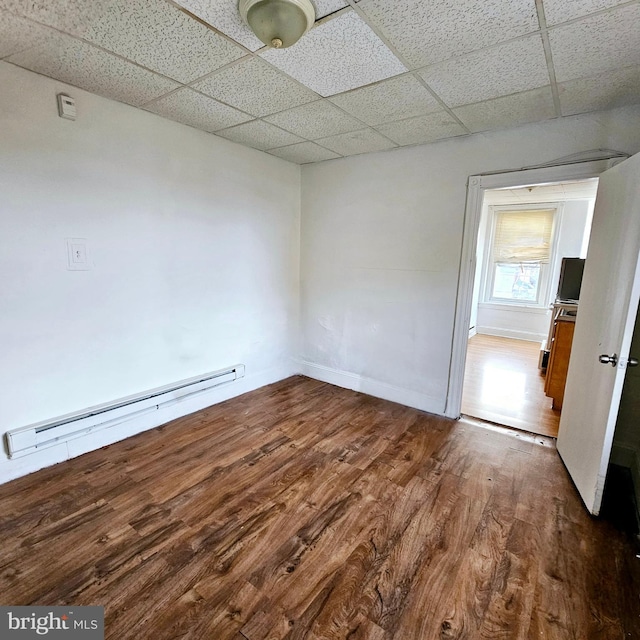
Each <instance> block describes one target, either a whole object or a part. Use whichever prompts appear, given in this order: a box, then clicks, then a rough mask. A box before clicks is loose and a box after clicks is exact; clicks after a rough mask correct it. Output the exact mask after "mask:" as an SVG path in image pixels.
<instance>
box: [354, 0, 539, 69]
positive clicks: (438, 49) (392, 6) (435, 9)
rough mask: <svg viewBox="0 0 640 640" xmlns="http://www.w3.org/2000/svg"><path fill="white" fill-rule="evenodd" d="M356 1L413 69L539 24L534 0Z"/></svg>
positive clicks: (480, 46) (537, 26) (530, 29)
mask: <svg viewBox="0 0 640 640" xmlns="http://www.w3.org/2000/svg"><path fill="white" fill-rule="evenodd" d="M358 6H359V7H361V8H362V9H363V10H364V12H365V13H366V14H367V15H368V16H369V17H370V18H371V19H372V20H373V21H374V22H375V23H376V24H377V25H378V26H379V27H380V29H381V30H382V32H383V33H384V34H385V35H386V36H387V37H388V38H389V39H390V40H391V42H393V45H394V46H395V47H396V49H397V50H398V51H399V52H400V54H401V55H402V56H403V57H404V59H405V60H406V61H407V62H408V63H409V64H410V65H411V68H413V69H416V68H418V67H424V66H426V65H428V64H432V63H434V62H440V61H442V60H447V59H448V58H452V57H453V56H457V55H460V54H461V53H468V52H470V51H475V50H476V49H482V48H483V47H487V46H490V45H492V44H496V43H498V42H504V41H505V40H510V39H511V38H515V37H516V36H521V35H524V34H526V33H532V32H534V31H537V30H538V29H539V24H538V17H537V12H536V6H535V0H508V1H505V0H455V2H452V1H451V0H430V1H429V2H425V0H362V1H361V2H360V3H359V5H358Z"/></svg>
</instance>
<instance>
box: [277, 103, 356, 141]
mask: <svg viewBox="0 0 640 640" xmlns="http://www.w3.org/2000/svg"><path fill="white" fill-rule="evenodd" d="M265 120H267V122H272V123H273V124H276V125H278V126H279V127H282V128H283V129H286V130H287V131H291V132H292V133H295V134H297V135H299V136H302V137H303V138H309V139H311V140H315V139H317V138H325V137H327V136H332V135H337V134H339V133H346V132H347V131H357V130H358V129H362V122H360V121H359V120H356V119H355V118H352V117H351V116H349V115H347V114H346V113H344V111H341V110H340V109H338V107H335V106H334V105H332V104H331V103H330V102H327V101H326V100H317V101H316V102H311V103H310V104H305V105H302V106H301V107H296V108H295V109H289V110H288V111H282V112H281V113H276V114H274V115H272V116H268V117H267V118H265Z"/></svg>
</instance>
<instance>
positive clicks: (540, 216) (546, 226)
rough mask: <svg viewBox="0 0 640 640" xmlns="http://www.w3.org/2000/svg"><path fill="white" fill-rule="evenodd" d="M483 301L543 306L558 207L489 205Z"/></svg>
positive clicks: (546, 290) (546, 295) (546, 293)
mask: <svg viewBox="0 0 640 640" xmlns="http://www.w3.org/2000/svg"><path fill="white" fill-rule="evenodd" d="M491 210H492V213H493V226H492V233H491V237H490V247H489V255H488V257H489V260H488V268H487V273H486V280H485V295H484V299H485V301H486V302H497V303H506V304H522V305H544V304H545V302H546V298H547V297H548V283H549V271H550V267H549V263H550V260H551V253H552V247H551V244H552V235H553V223H554V218H555V214H556V211H557V207H555V206H554V207H553V208H551V207H547V208H541V207H538V208H535V209H531V208H513V207H491Z"/></svg>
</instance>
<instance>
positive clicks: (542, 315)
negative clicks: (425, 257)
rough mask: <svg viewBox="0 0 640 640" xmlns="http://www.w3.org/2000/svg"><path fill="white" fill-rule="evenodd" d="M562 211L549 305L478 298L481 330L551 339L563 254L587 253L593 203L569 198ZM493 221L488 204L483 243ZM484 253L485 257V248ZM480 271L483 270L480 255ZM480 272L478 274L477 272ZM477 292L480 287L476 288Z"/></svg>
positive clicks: (488, 332)
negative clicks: (550, 305) (550, 332)
mask: <svg viewBox="0 0 640 640" xmlns="http://www.w3.org/2000/svg"><path fill="white" fill-rule="evenodd" d="M559 214H560V215H559V221H560V223H559V225H558V229H557V232H556V234H557V240H556V245H555V246H556V250H555V253H554V259H553V261H552V264H551V270H552V271H551V274H552V275H551V283H550V296H549V299H548V300H545V308H544V309H541V308H536V307H525V306H518V305H505V304H493V303H485V302H481V301H479V300H478V298H476V301H477V302H478V308H477V311H476V314H477V315H476V323H475V324H476V331H477V333H484V334H488V335H493V336H503V337H506V338H517V339H521V340H534V341H538V342H540V341H542V340H545V339H546V338H547V335H548V333H549V323H550V321H551V313H550V311H549V310H548V306H549V304H550V303H551V302H553V300H555V297H556V295H555V294H556V292H557V290H558V280H559V279H560V267H561V264H562V257H571V258H584V257H585V256H586V246H585V247H583V239H584V236H585V231H586V227H587V225H589V226H590V225H591V216H592V214H593V202H590V201H589V200H568V201H566V202H564V203H563V204H561V205H560V209H559ZM489 220H490V216H489V211H488V207H484V206H483V210H482V219H481V221H480V228H481V230H482V232H481V233H480V234H479V236H480V238H481V239H482V240H480V239H479V242H480V241H482V242H485V241H486V236H487V234H488V229H487V227H488V224H489ZM481 255H482V256H483V257H484V251H483V253H482V254H481ZM478 271H482V264H481V262H480V254H479V258H478ZM477 275H478V273H476V276H477ZM479 288H480V287H479ZM474 291H477V290H476V289H475V288H474Z"/></svg>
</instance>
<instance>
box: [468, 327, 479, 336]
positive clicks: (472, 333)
mask: <svg viewBox="0 0 640 640" xmlns="http://www.w3.org/2000/svg"><path fill="white" fill-rule="evenodd" d="M476 333H478V332H477V331H476V328H475V327H471V329H469V338H473V336H475V335H476Z"/></svg>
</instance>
